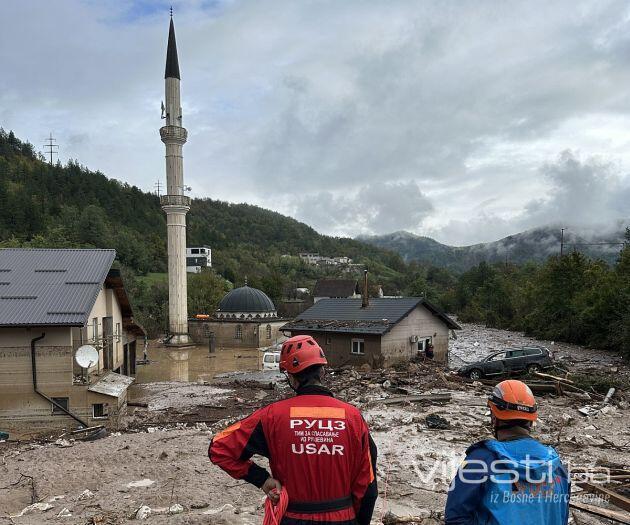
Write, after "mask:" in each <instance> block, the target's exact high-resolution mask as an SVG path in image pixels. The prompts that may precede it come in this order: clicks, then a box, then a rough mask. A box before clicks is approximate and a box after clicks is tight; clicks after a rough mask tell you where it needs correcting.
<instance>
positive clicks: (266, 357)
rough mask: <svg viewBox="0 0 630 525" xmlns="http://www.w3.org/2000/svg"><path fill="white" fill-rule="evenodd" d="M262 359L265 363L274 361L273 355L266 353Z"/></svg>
mask: <svg viewBox="0 0 630 525" xmlns="http://www.w3.org/2000/svg"><path fill="white" fill-rule="evenodd" d="M264 360H265V363H273V362H274V356H273V355H266V356H265V358H264Z"/></svg>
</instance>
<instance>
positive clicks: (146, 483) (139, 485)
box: [126, 478, 155, 489]
mask: <svg viewBox="0 0 630 525" xmlns="http://www.w3.org/2000/svg"><path fill="white" fill-rule="evenodd" d="M154 483H155V481H154V480H152V479H148V478H145V479H141V480H139V481H130V482H129V483H127V485H126V486H127V488H128V489H144V488H147V487H150V486H151V485H153V484H154Z"/></svg>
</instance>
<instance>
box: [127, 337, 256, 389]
mask: <svg viewBox="0 0 630 525" xmlns="http://www.w3.org/2000/svg"><path fill="white" fill-rule="evenodd" d="M262 355H263V352H262V351H260V350H257V349H249V348H217V349H216V350H215V352H213V353H210V352H209V351H208V347H207V346H193V347H190V348H184V349H181V350H175V349H172V348H167V347H165V346H162V345H159V344H158V343H152V344H149V347H148V349H147V359H148V363H146V364H138V366H137V369H136V383H153V382H159V381H212V379H213V378H214V376H215V375H217V374H221V373H224V372H233V371H254V370H260V369H261V368H262ZM139 357H140V356H139Z"/></svg>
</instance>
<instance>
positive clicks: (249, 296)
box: [219, 285, 276, 313]
mask: <svg viewBox="0 0 630 525" xmlns="http://www.w3.org/2000/svg"><path fill="white" fill-rule="evenodd" d="M219 311H220V312H232V313H236V312H275V311H276V307H275V306H274V304H273V301H272V300H271V299H269V296H268V295H267V294H266V293H265V292H263V291H262V290H259V289H258V288H252V287H251V286H247V285H245V286H241V287H240V288H235V289H234V290H232V291H231V292H228V293H227V295H226V296H225V297H224V298H223V299H221V302H220V303H219Z"/></svg>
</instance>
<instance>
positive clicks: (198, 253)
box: [186, 246, 212, 273]
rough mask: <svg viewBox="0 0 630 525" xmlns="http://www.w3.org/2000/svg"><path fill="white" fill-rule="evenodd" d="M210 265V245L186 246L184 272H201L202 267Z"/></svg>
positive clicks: (209, 266)
mask: <svg viewBox="0 0 630 525" xmlns="http://www.w3.org/2000/svg"><path fill="white" fill-rule="evenodd" d="M211 267H212V249H211V248H210V246H196V247H191V248H186V272H188V273H201V271H202V269H203V268H211Z"/></svg>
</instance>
